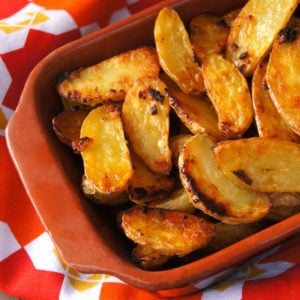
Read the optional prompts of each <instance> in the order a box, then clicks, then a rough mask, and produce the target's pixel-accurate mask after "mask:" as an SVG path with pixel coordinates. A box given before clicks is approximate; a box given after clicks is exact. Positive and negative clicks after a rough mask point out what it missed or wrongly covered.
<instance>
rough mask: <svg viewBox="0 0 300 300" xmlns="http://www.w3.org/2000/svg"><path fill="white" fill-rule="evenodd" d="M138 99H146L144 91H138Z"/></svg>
mask: <svg viewBox="0 0 300 300" xmlns="http://www.w3.org/2000/svg"><path fill="white" fill-rule="evenodd" d="M139 98H140V99H146V98H147V94H146V91H139Z"/></svg>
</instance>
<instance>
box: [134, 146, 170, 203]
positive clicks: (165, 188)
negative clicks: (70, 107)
mask: <svg viewBox="0 0 300 300" xmlns="http://www.w3.org/2000/svg"><path fill="white" fill-rule="evenodd" d="M131 160H132V165H133V169H134V174H133V176H132V177H131V178H130V180H129V184H128V194H129V197H130V200H131V201H132V202H134V203H137V204H143V203H148V202H150V201H154V200H158V199H161V198H165V197H167V196H169V195H170V193H171V192H172V190H173V187H174V185H175V179H174V178H171V177H168V176H166V175H161V174H157V173H153V172H152V171H151V170H150V169H149V168H148V167H147V166H146V165H145V163H144V162H143V160H142V159H141V158H140V157H139V156H138V155H136V154H135V153H133V151H131Z"/></svg>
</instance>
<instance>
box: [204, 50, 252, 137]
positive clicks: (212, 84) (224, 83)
mask: <svg viewBox="0 0 300 300" xmlns="http://www.w3.org/2000/svg"><path fill="white" fill-rule="evenodd" d="M202 69H203V79H204V84H205V87H206V90H207V94H208V96H209V98H210V99H211V101H212V103H213V105H214V107H215V109H216V111H217V114H218V122H219V125H218V126H219V129H220V130H222V131H223V132H224V133H226V134H227V135H228V136H229V137H231V136H233V137H238V136H241V135H242V134H243V133H244V132H245V131H246V130H247V129H248V128H249V126H250V125H251V123H252V120H253V108H252V100H251V96H250V91H249V88H248V83H247V81H246V79H245V77H244V76H243V75H242V74H241V73H240V72H239V71H238V69H237V68H236V67H235V66H234V64H233V63H231V62H230V61H228V60H226V59H224V58H223V57H222V56H221V55H220V54H210V55H208V56H207V57H206V58H205V60H204V61H203V66H202Z"/></svg>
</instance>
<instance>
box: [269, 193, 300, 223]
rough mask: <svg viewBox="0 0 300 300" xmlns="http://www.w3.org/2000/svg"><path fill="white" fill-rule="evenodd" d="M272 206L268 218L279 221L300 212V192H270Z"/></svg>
mask: <svg viewBox="0 0 300 300" xmlns="http://www.w3.org/2000/svg"><path fill="white" fill-rule="evenodd" d="M270 199H271V203H272V208H271V210H270V212H269V213H268V215H267V216H266V219H267V220H270V221H272V222H279V221H282V220H284V219H286V218H288V217H291V216H293V215H295V214H297V213H300V194H298V193H272V194H270Z"/></svg>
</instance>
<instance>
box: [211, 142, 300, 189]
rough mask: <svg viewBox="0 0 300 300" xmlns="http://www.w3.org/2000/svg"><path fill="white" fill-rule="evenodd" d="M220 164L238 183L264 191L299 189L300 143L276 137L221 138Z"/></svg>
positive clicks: (215, 150) (215, 148) (218, 147)
mask: <svg viewBox="0 0 300 300" xmlns="http://www.w3.org/2000/svg"><path fill="white" fill-rule="evenodd" d="M213 152H214V155H215V157H216V160H217V162H218V166H219V168H220V169H221V170H222V172H223V174H224V175H225V176H226V177H227V178H228V179H230V180H231V181H232V182H234V183H235V184H236V185H238V186H240V187H244V188H248V189H251V190H255V191H261V192H271V193H273V192H300V185H299V176H300V145H299V144H296V143H293V142H290V141H284V140H281V139H275V138H260V137H253V138H249V139H240V140H234V141H233V140H232V141H222V142H220V143H218V144H217V145H216V146H215V147H214V149H213Z"/></svg>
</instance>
